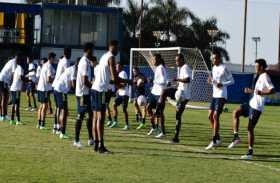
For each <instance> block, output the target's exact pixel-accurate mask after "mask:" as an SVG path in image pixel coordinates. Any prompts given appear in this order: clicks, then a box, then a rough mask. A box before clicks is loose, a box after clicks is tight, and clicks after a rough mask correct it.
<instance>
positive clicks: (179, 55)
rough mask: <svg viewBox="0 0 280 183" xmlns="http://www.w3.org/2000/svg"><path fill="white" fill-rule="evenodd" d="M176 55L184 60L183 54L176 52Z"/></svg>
mask: <svg viewBox="0 0 280 183" xmlns="http://www.w3.org/2000/svg"><path fill="white" fill-rule="evenodd" d="M176 57H178V58H179V59H181V60H182V61H185V57H184V55H183V54H182V53H178V54H177V55H176Z"/></svg>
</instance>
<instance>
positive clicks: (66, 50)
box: [64, 47, 72, 55]
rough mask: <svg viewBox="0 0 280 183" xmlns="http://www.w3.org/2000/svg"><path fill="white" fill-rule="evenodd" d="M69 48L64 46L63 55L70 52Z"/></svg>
mask: <svg viewBox="0 0 280 183" xmlns="http://www.w3.org/2000/svg"><path fill="white" fill-rule="evenodd" d="M71 51H72V50H71V48H69V47H65V48H64V55H66V54H68V53H71Z"/></svg>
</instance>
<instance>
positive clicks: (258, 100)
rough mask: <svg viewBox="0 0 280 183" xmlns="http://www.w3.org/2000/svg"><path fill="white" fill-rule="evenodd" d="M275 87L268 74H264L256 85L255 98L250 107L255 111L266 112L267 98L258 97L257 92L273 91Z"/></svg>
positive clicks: (252, 99)
mask: <svg viewBox="0 0 280 183" xmlns="http://www.w3.org/2000/svg"><path fill="white" fill-rule="evenodd" d="M273 88H274V86H273V84H272V82H271V79H270V77H269V75H268V74H267V73H262V74H261V75H260V76H259V78H258V80H257V82H256V85H255V90H254V94H253V97H252V98H251V100H250V103H249V104H250V107H252V108H253V109H255V110H258V111H260V112H263V111H264V104H265V97H264V96H261V95H257V93H256V92H257V91H258V90H259V91H264V90H270V89H273Z"/></svg>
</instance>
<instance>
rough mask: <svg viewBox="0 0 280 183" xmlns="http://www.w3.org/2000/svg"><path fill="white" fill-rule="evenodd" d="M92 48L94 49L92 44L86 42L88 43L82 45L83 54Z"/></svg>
mask: <svg viewBox="0 0 280 183" xmlns="http://www.w3.org/2000/svg"><path fill="white" fill-rule="evenodd" d="M93 48H94V44H93V43H90V42H88V43H86V44H85V45H84V52H86V51H88V50H92V49H93Z"/></svg>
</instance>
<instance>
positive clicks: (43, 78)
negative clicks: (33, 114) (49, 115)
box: [37, 52, 56, 129]
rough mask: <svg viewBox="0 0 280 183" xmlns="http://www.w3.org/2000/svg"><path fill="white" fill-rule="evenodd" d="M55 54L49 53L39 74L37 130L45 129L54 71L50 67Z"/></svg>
mask: <svg viewBox="0 0 280 183" xmlns="http://www.w3.org/2000/svg"><path fill="white" fill-rule="evenodd" d="M55 57H56V55H55V53H52V52H51V53H49V57H48V61H47V62H46V63H44V64H43V66H42V70H41V73H40V78H39V82H38V86H37V91H38V101H39V102H40V106H39V109H38V128H39V129H45V128H46V127H45V118H46V112H47V109H48V101H49V97H48V96H49V95H48V91H49V88H51V84H52V82H53V79H54V75H55V70H54V68H53V66H52V63H53V62H54V60H55Z"/></svg>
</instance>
